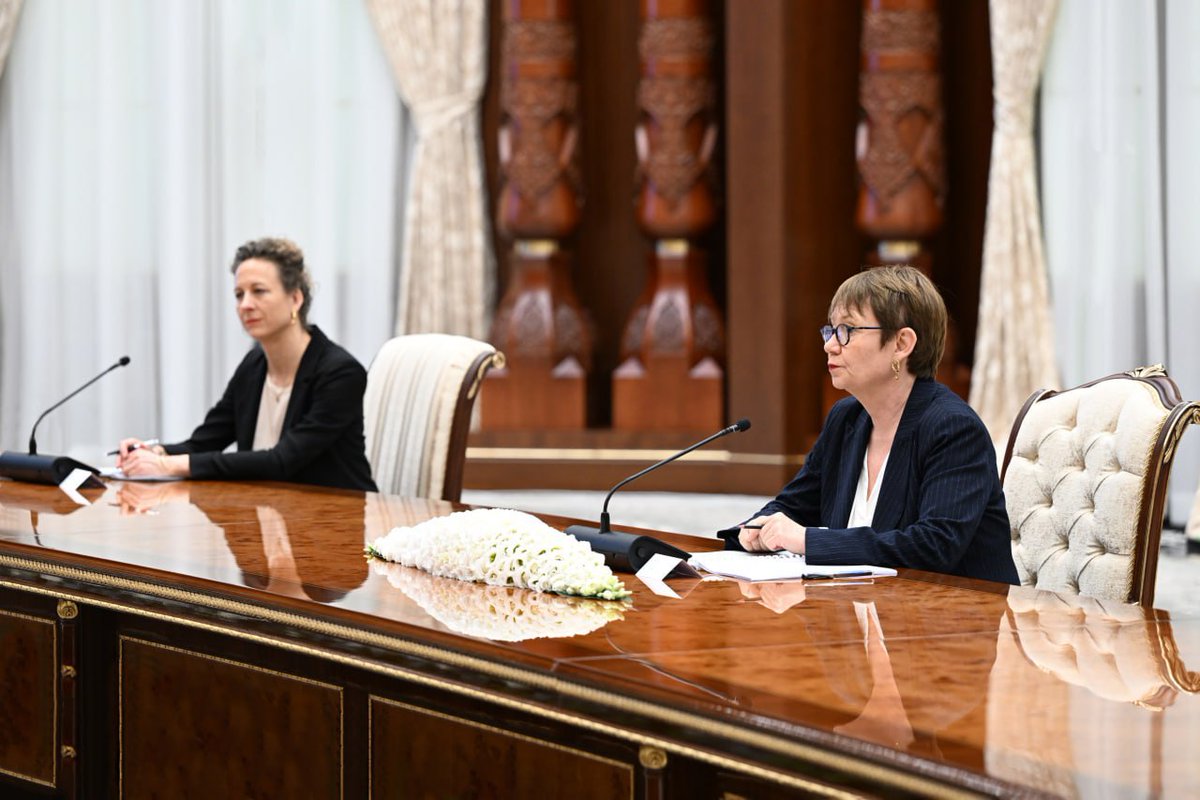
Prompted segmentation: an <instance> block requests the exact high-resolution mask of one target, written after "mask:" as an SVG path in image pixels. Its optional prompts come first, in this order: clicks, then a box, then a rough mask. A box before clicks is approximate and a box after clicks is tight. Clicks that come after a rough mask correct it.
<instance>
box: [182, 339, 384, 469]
mask: <svg viewBox="0 0 1200 800" xmlns="http://www.w3.org/2000/svg"><path fill="white" fill-rule="evenodd" d="M309 332H310V333H311V334H312V341H311V342H309V343H308V347H307V348H306V349H305V351H304V356H303V357H301V359H300V367H299V368H298V369H297V370H296V379H295V382H294V383H293V384H292V396H291V399H290V400H289V401H288V407H287V412H286V413H285V414H284V418H283V430H282V431H281V432H280V434H279V442H278V443H277V444H276V445H275V446H274V447H272V448H271V449H269V450H252V449H251V448H252V447H253V445H254V429H255V427H256V426H257V424H258V406H259V402H260V401H261V400H262V390H263V381H265V380H266V379H267V357H266V354H264V353H263V351H262V348H261V347H259V346H258V345H255V346H254V348H253V349H252V350H251V351H250V352H249V353H247V354H246V357H245V358H244V359H242V363H241V364H239V365H238V368H237V370H235V371H234V373H233V377H232V378H231V379H230V380H229V385H228V386H226V387H225V394H224V395H223V396H222V397H221V399H220V400H219V401H217V404H216V405H215V406H213V407H212V409H211V410H210V411H209V412H208V415H207V416H206V417H205V418H204V422H203V423H201V425H200V427H198V428H196V430H195V431H193V432H192V437H191V438H190V439H188V440H187V441H186V442H180V443H178V444H170V445H167V446H166V451H167V452H168V453H169V454H171V455H176V454H181V453H187V454H189V455H190V456H191V471H192V477H193V478H200V479H203V478H209V479H217V480H276V481H293V482H295V483H312V484H317V485H320V486H334V487H341V488H346V489H362V490H364V491H372V492H373V491H375V482H374V481H373V480H371V467H370V465H369V464H368V463H367V455H366V443H365V440H364V439H363V393H364V392H365V391H366V388H367V373H366V370H364V369H363V367H362V365H361V364H359V363H358V361H356V360H355V358H354V356H352V355H350V354H349V353H347V352H346V351H345V350H343V349H342V348H341V347H339V346H338V345H336V344H334V343H333V342H331V341H330V340H329V338H328V337H327V336H326V335H325V334H324V333H322V332H321V329H320V328H317V327H316V326H312V327H311V328H310V329H309ZM235 441H236V442H237V451H236V452H233V453H223V452H221V451H222V450H224V449H225V448H226V447H228V446H229V444H230V443H231V442H235Z"/></svg>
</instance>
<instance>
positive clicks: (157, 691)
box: [118, 637, 344, 798]
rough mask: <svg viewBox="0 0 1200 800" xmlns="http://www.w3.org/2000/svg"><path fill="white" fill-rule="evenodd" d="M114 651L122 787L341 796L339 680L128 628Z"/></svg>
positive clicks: (179, 792)
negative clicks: (146, 636)
mask: <svg viewBox="0 0 1200 800" xmlns="http://www.w3.org/2000/svg"><path fill="white" fill-rule="evenodd" d="M120 659H121V660H120V677H119V683H118V691H119V693H120V701H119V707H120V715H121V716H120V755H119V762H120V770H121V776H120V781H121V793H122V795H123V796H125V797H330V798H335V797H341V796H342V763H343V761H344V758H343V751H342V746H343V742H342V690H341V689H340V688H338V687H336V686H330V685H327V684H323V683H318V682H316V681H312V680H307V679H302V678H298V677H295V676H292V675H288V674H285V673H282V672H277V671H274V670H267V669H260V668H256V667H251V666H249V665H246V664H240V663H236V662H233V661H228V660H225V659H220V658H216V657H213V656H209V655H206V654H204V653H198V652H191V651H187V650H182V649H178V648H174V647H167V646H165V645H160V644H155V643H153V642H148V641H142V640H139V639H133V638H128V637H123V638H122V640H121V651H120ZM213 764H221V765H222V766H223V768H222V769H220V770H214V769H212V765H213Z"/></svg>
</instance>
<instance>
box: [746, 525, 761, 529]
mask: <svg viewBox="0 0 1200 800" xmlns="http://www.w3.org/2000/svg"><path fill="white" fill-rule="evenodd" d="M746 528H762V525H743V526H742V530H745V529H746Z"/></svg>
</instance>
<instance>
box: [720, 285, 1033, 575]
mask: <svg viewBox="0 0 1200 800" xmlns="http://www.w3.org/2000/svg"><path fill="white" fill-rule="evenodd" d="M821 338H822V339H823V340H824V341H825V354H826V357H827V363H828V367H829V376H830V379H831V380H832V381H833V385H834V386H835V387H837V388H838V389H842V390H843V391H846V392H848V393H849V394H850V395H851V396H850V397H848V398H846V399H844V400H841V401H839V402H838V403H836V404H835V405H834V407H833V408H832V409H831V410H830V412H829V416H828V417H827V418H826V420H825V426H824V428H823V429H822V430H821V435H820V436H819V437H818V439H817V442H816V444H815V445H813V449H812V451H811V452H810V453H809V454H808V456H807V458H806V459H805V461H804V466H803V468H802V469H801V470H800V472H799V473H797V474H796V477H795V478H793V479H792V481H791V482H790V483H788V485H787V486H785V487H784V488H783V491H781V492H780V493H779V495H778V496H777V497H776V498H775V499H774V500H772V501H771V502H770V503H768V504H767V505H766V506H765V507H763V508H762V509H761V510H760V511H759V512H758V513H757V514H756V515H755V516H754V518H753V519H751V520H750V521H749V522H748V523H747V524H746V525H745V526H743V527H742V528H741V531H740V533H739V535H738V537H737V539H736V542H737V543H738V544H740V545H741V546H742V547H743V548H745V549H746V550H763V551H773V550H789V551H792V552H796V553H803V554H804V555H805V556H806V558H807V559H808V560H809V561H810V562H811V563H813V564H873V565H878V566H889V567H913V568H916V569H924V570H930V571H933V572H944V573H950V574H954V575H962V576H965V577H973V578H986V579H989V580H996V581H1004V582H1007V583H1016V582H1017V572H1016V568H1015V567H1014V566H1013V560H1012V545H1011V543H1010V535H1011V534H1010V529H1009V522H1008V514H1007V512H1006V511H1005V508H1004V495H1003V493H1002V492H1001V488H1000V476H999V474H998V472H997V469H996V451H995V448H994V447H993V445H992V440H991V437H990V436H989V435H988V432H987V429H986V428H985V427H984V425H983V422H982V421H981V420H980V419H979V417H978V415H976V413H975V412H974V411H973V410H972V409H971V407H970V406H968V405H967V404H966V403H965V402H963V401H962V399H961V398H959V397H958V396H957V395H956V394H954V393H953V392H951V391H950V390H949V389H947V388H946V387H945V386H943V385H942V384H940V383H937V382H936V381H934V379H933V376H934V373H935V372H936V371H937V365H938V362H940V361H941V358H942V351H943V349H944V348H945V342H946V306H945V303H943V301H942V297H941V295H940V294H939V293H938V291H937V288H936V287H934V285H933V283H932V282H931V281H930V280H929V279H928V278H926V277H925V276H924V275H923V274H921V272H920V271H919V270H916V269H913V268H912V267H876V268H874V269H868V270H864V271H863V272H860V273H859V274H857V275H855V276H853V277H851V278H849V279H848V280H846V281H845V282H844V283H843V284H842V285H841V287H840V288H839V289H838V290H837V293H836V294H835V295H834V296H833V300H832V301H831V302H830V305H829V321H828V322H827V323H826V324H825V325H824V326H822V328H821Z"/></svg>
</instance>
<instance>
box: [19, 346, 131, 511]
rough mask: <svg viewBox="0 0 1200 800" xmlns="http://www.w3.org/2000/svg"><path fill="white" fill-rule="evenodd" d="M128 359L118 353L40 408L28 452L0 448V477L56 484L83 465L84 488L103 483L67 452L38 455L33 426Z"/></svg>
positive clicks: (35, 432) (94, 471) (30, 435)
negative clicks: (81, 382) (110, 362)
mask: <svg viewBox="0 0 1200 800" xmlns="http://www.w3.org/2000/svg"><path fill="white" fill-rule="evenodd" d="M128 363H129V356H121V358H120V359H118V360H117V362H116V363H115V364H113V365H112V366H110V367H109V368H108V369H106V370H104V371H103V372H101V373H100V374H99V375H97V376H96V377H94V378H92V379H91V380H90V381H88V382H87V383H85V384H84V385H83V386H80V387H79V388H78V389H76V390H75V391H73V392H71V393H70V394H69V395H67V396H66V397H64V398H63V399H62V400H59V401H58V402H57V403H55V404H54V405H52V406H50V407H49V408H47V409H46V410H45V411H43V412H42V415H41V416H40V417H38V418H37V422H35V423H33V429H32V430H31V431H30V432H29V452H28V453H13V452H11V451H5V452H0V477H6V478H12V479H13V480H17V481H27V482H29V483H47V484H53V485H58V484H60V483H62V482H63V480H65V479H66V477H67V476H68V475H70V474H71V471H72V470H75V469H83V470H87V471H88V472H90V473H92V475H91V477H89V478H88V479H87V480H86V481H85V482H84V483H82V484H80V485H81V486H83V487H85V488H99V487H103V486H104V484H103V483H101V482H100V480H99V479H98V478H96V473H98V472H99V470H97V469H96V468H95V467H92V466H89V465H87V464H84V463H82V462H80V461H76V460H75V459H73V458H68V457H67V456H47V455H40V454H39V453H38V451H37V428H38V425H40V424H41V422H42V420H43V419H45V417H46V415H47V414H49V413H50V412H51V411H53V410H54V409H56V408H58V407H59V406H61V405H62V404H63V403H65V402H67V401H68V400H70V399H71V398H72V397H74V396H75V395H77V394H79V393H80V392H82V391H83V390H84V389H86V388H88V387H89V386H91V385H92V384H93V383H95V382H96V381H98V380H100V379H101V378H103V377H104V376H105V375H107V374H108V373H110V372H112V371H113V370H114V369H116V368H117V367H123V366H125V365H126V364H128Z"/></svg>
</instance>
